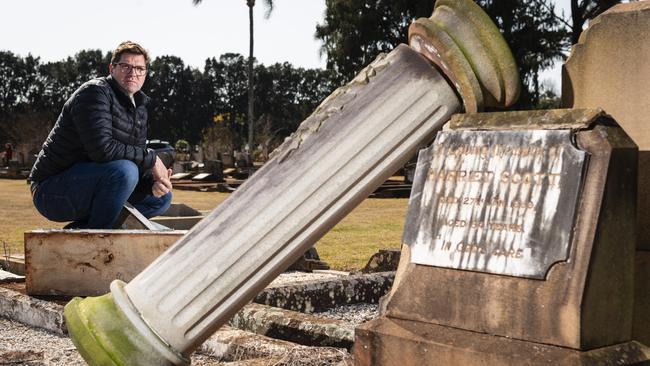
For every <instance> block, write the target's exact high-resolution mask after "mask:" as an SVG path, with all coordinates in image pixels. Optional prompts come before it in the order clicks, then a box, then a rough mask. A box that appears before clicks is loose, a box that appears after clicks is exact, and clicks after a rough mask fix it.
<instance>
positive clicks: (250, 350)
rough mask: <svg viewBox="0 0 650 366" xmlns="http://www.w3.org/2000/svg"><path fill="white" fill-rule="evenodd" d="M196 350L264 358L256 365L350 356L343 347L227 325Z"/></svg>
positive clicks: (229, 358)
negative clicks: (314, 344) (316, 344)
mask: <svg viewBox="0 0 650 366" xmlns="http://www.w3.org/2000/svg"><path fill="white" fill-rule="evenodd" d="M197 352H198V353H201V354H205V355H209V356H211V357H215V358H217V359H218V360H220V361H225V362H237V361H241V360H255V359H259V360H266V363H261V364H260V365H269V364H271V365H276V364H279V365H333V364H337V363H340V362H345V361H346V360H349V358H350V355H349V353H348V352H347V351H346V350H345V349H340V348H329V347H307V346H300V345H296V344H295V343H291V342H287V341H282V340H277V339H273V338H269V337H265V336H261V335H258V334H254V333H249V332H245V331H242V330H239V329H234V328H231V327H228V326H223V327H222V328H221V329H220V330H219V331H218V332H216V333H215V334H214V335H212V336H211V337H210V338H208V339H207V340H206V341H205V342H204V343H203V344H202V345H201V346H200V347H199V348H198V350H197ZM270 361H273V362H270ZM246 365H250V364H246ZM253 365H255V363H253Z"/></svg>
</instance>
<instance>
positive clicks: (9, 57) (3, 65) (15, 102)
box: [0, 51, 39, 116]
mask: <svg viewBox="0 0 650 366" xmlns="http://www.w3.org/2000/svg"><path fill="white" fill-rule="evenodd" d="M38 67H39V58H35V57H33V56H32V55H28V56H27V57H25V58H22V57H20V56H18V55H15V54H13V53H12V52H9V51H0V80H2V82H1V83H0V116H2V115H4V116H9V115H11V114H13V113H15V112H18V111H20V110H24V109H25V106H27V105H29V104H30V102H31V101H32V100H33V99H34V98H36V95H37V94H38V86H37V81H38Z"/></svg>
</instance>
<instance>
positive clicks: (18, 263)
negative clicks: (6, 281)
mask: <svg viewBox="0 0 650 366" xmlns="http://www.w3.org/2000/svg"><path fill="white" fill-rule="evenodd" d="M0 267H2V269H4V270H5V271H8V272H11V273H14V274H17V275H21V276H24V275H25V256H24V255H18V254H12V255H9V256H2V257H0Z"/></svg>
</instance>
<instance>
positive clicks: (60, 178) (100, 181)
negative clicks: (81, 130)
mask: <svg viewBox="0 0 650 366" xmlns="http://www.w3.org/2000/svg"><path fill="white" fill-rule="evenodd" d="M152 184H153V178H152V177H151V173H148V174H145V175H144V176H143V177H142V178H140V174H139V171H138V167H137V166H136V165H135V164H134V163H133V162H132V161H129V160H115V161H109V162H106V163H95V162H87V163H77V164H75V165H73V166H71V167H70V168H68V169H66V170H65V171H63V172H61V173H59V174H57V175H54V176H51V177H49V178H47V179H45V180H44V181H42V182H39V183H38V185H37V187H36V190H35V191H34V206H36V209H37V210H38V212H40V213H41V214H42V215H43V216H45V217H46V218H47V219H49V220H52V221H58V222H64V221H74V223H73V224H72V227H75V228H88V229H111V228H113V226H114V225H115V222H116V221H117V219H118V217H119V215H120V211H121V210H122V206H124V203H125V202H127V201H128V202H130V203H131V204H132V205H133V206H134V207H135V208H137V209H138V211H140V212H141V213H142V214H143V215H144V216H145V217H147V218H149V217H154V216H157V215H160V214H162V213H163V212H165V211H166V210H167V208H169V205H170V203H171V200H172V194H171V192H170V193H167V194H166V195H164V196H162V197H160V198H156V197H155V196H153V195H152V194H151V186H152Z"/></svg>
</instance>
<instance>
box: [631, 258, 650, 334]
mask: <svg viewBox="0 0 650 366" xmlns="http://www.w3.org/2000/svg"><path fill="white" fill-rule="evenodd" d="M635 268H636V270H635V273H634V282H635V284H634V326H633V329H632V333H633V337H632V338H633V339H634V340H636V341H639V342H641V343H643V344H645V345H647V346H650V251H647V252H646V251H640V250H639V251H637V252H636V266H635Z"/></svg>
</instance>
